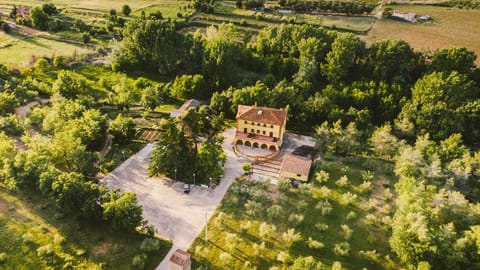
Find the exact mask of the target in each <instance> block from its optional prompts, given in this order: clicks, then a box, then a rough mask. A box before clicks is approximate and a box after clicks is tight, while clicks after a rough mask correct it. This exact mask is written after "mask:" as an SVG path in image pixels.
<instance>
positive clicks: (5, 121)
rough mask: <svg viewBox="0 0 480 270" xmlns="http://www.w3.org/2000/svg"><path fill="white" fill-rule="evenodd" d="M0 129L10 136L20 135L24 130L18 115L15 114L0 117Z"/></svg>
mask: <svg viewBox="0 0 480 270" xmlns="http://www.w3.org/2000/svg"><path fill="white" fill-rule="evenodd" d="M0 131H3V132H5V134H7V135H10V136H20V135H22V134H23V132H24V128H23V127H22V125H21V124H20V121H19V120H18V117H17V116H16V115H15V114H10V115H9V116H5V117H0Z"/></svg>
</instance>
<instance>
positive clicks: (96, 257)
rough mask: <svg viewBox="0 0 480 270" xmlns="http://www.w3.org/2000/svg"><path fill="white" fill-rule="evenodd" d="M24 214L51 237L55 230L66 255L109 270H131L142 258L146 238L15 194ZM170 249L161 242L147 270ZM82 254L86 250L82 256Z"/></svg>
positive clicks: (29, 195) (35, 197)
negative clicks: (32, 217)
mask: <svg viewBox="0 0 480 270" xmlns="http://www.w3.org/2000/svg"><path fill="white" fill-rule="evenodd" d="M13 195H14V196H15V197H16V198H18V199H19V200H20V201H21V202H22V203H23V206H24V208H25V211H28V212H30V213H32V214H33V215H36V216H38V217H39V218H40V219H41V220H42V221H43V222H44V223H46V228H47V229H48V230H49V231H51V232H52V233H53V232H54V231H55V230H56V231H58V233H59V234H60V235H61V236H63V237H64V238H65V239H66V243H65V245H63V246H64V250H65V252H67V253H69V254H72V255H74V256H75V255H76V256H85V257H86V258H87V260H91V261H93V262H96V263H106V266H107V267H108V268H109V269H130V265H131V261H132V258H133V257H134V256H135V255H137V254H139V253H140V252H141V251H140V244H141V242H142V241H143V240H144V239H145V236H144V235H141V234H139V233H136V232H120V231H113V230H112V229H111V226H110V225H109V224H107V223H106V222H103V221H101V220H93V221H92V220H86V219H82V218H80V217H79V216H78V215H77V214H75V213H65V212H62V211H60V210H59V209H58V208H57V207H56V206H55V204H54V203H53V202H51V201H49V200H48V199H45V198H44V197H42V196H41V195H39V194H36V193H33V192H32V193H27V194H18V193H16V194H13ZM170 248H171V243H170V242H165V241H162V242H161V247H160V250H159V251H158V252H153V253H149V254H148V260H147V262H146V266H147V268H146V269H154V268H155V267H156V266H158V264H159V263H160V262H161V260H162V259H163V258H164V257H165V255H166V254H167V253H168V251H169V249H170ZM79 250H84V252H82V254H83V253H84V254H85V255H80V254H79V253H78V251H79Z"/></svg>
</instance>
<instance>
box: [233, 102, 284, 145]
mask: <svg viewBox="0 0 480 270" xmlns="http://www.w3.org/2000/svg"><path fill="white" fill-rule="evenodd" d="M236 119H237V124H236V128H237V132H236V134H235V138H234V143H235V144H237V145H244V146H247V147H252V148H260V149H265V150H270V151H273V152H274V151H278V150H280V147H281V146H282V143H283V135H284V133H285V126H286V124H287V110H284V109H274V108H268V107H258V106H256V105H254V106H246V105H238V111H237V116H236Z"/></svg>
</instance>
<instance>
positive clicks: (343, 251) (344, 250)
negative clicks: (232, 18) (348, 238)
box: [333, 242, 350, 256]
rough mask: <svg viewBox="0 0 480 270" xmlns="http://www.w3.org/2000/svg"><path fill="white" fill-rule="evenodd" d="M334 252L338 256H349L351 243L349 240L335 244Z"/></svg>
mask: <svg viewBox="0 0 480 270" xmlns="http://www.w3.org/2000/svg"><path fill="white" fill-rule="evenodd" d="M333 252H334V253H335V254H337V255H338V256H347V255H348V253H349V252H350V244H349V243H348V242H341V243H339V244H335V246H334V247H333Z"/></svg>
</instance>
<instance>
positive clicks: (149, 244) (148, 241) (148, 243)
mask: <svg viewBox="0 0 480 270" xmlns="http://www.w3.org/2000/svg"><path fill="white" fill-rule="evenodd" d="M140 249H141V250H142V251H144V252H155V251H158V250H159V249H160V241H159V240H158V239H156V238H150V237H148V238H145V240H143V241H142V244H141V245H140Z"/></svg>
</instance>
